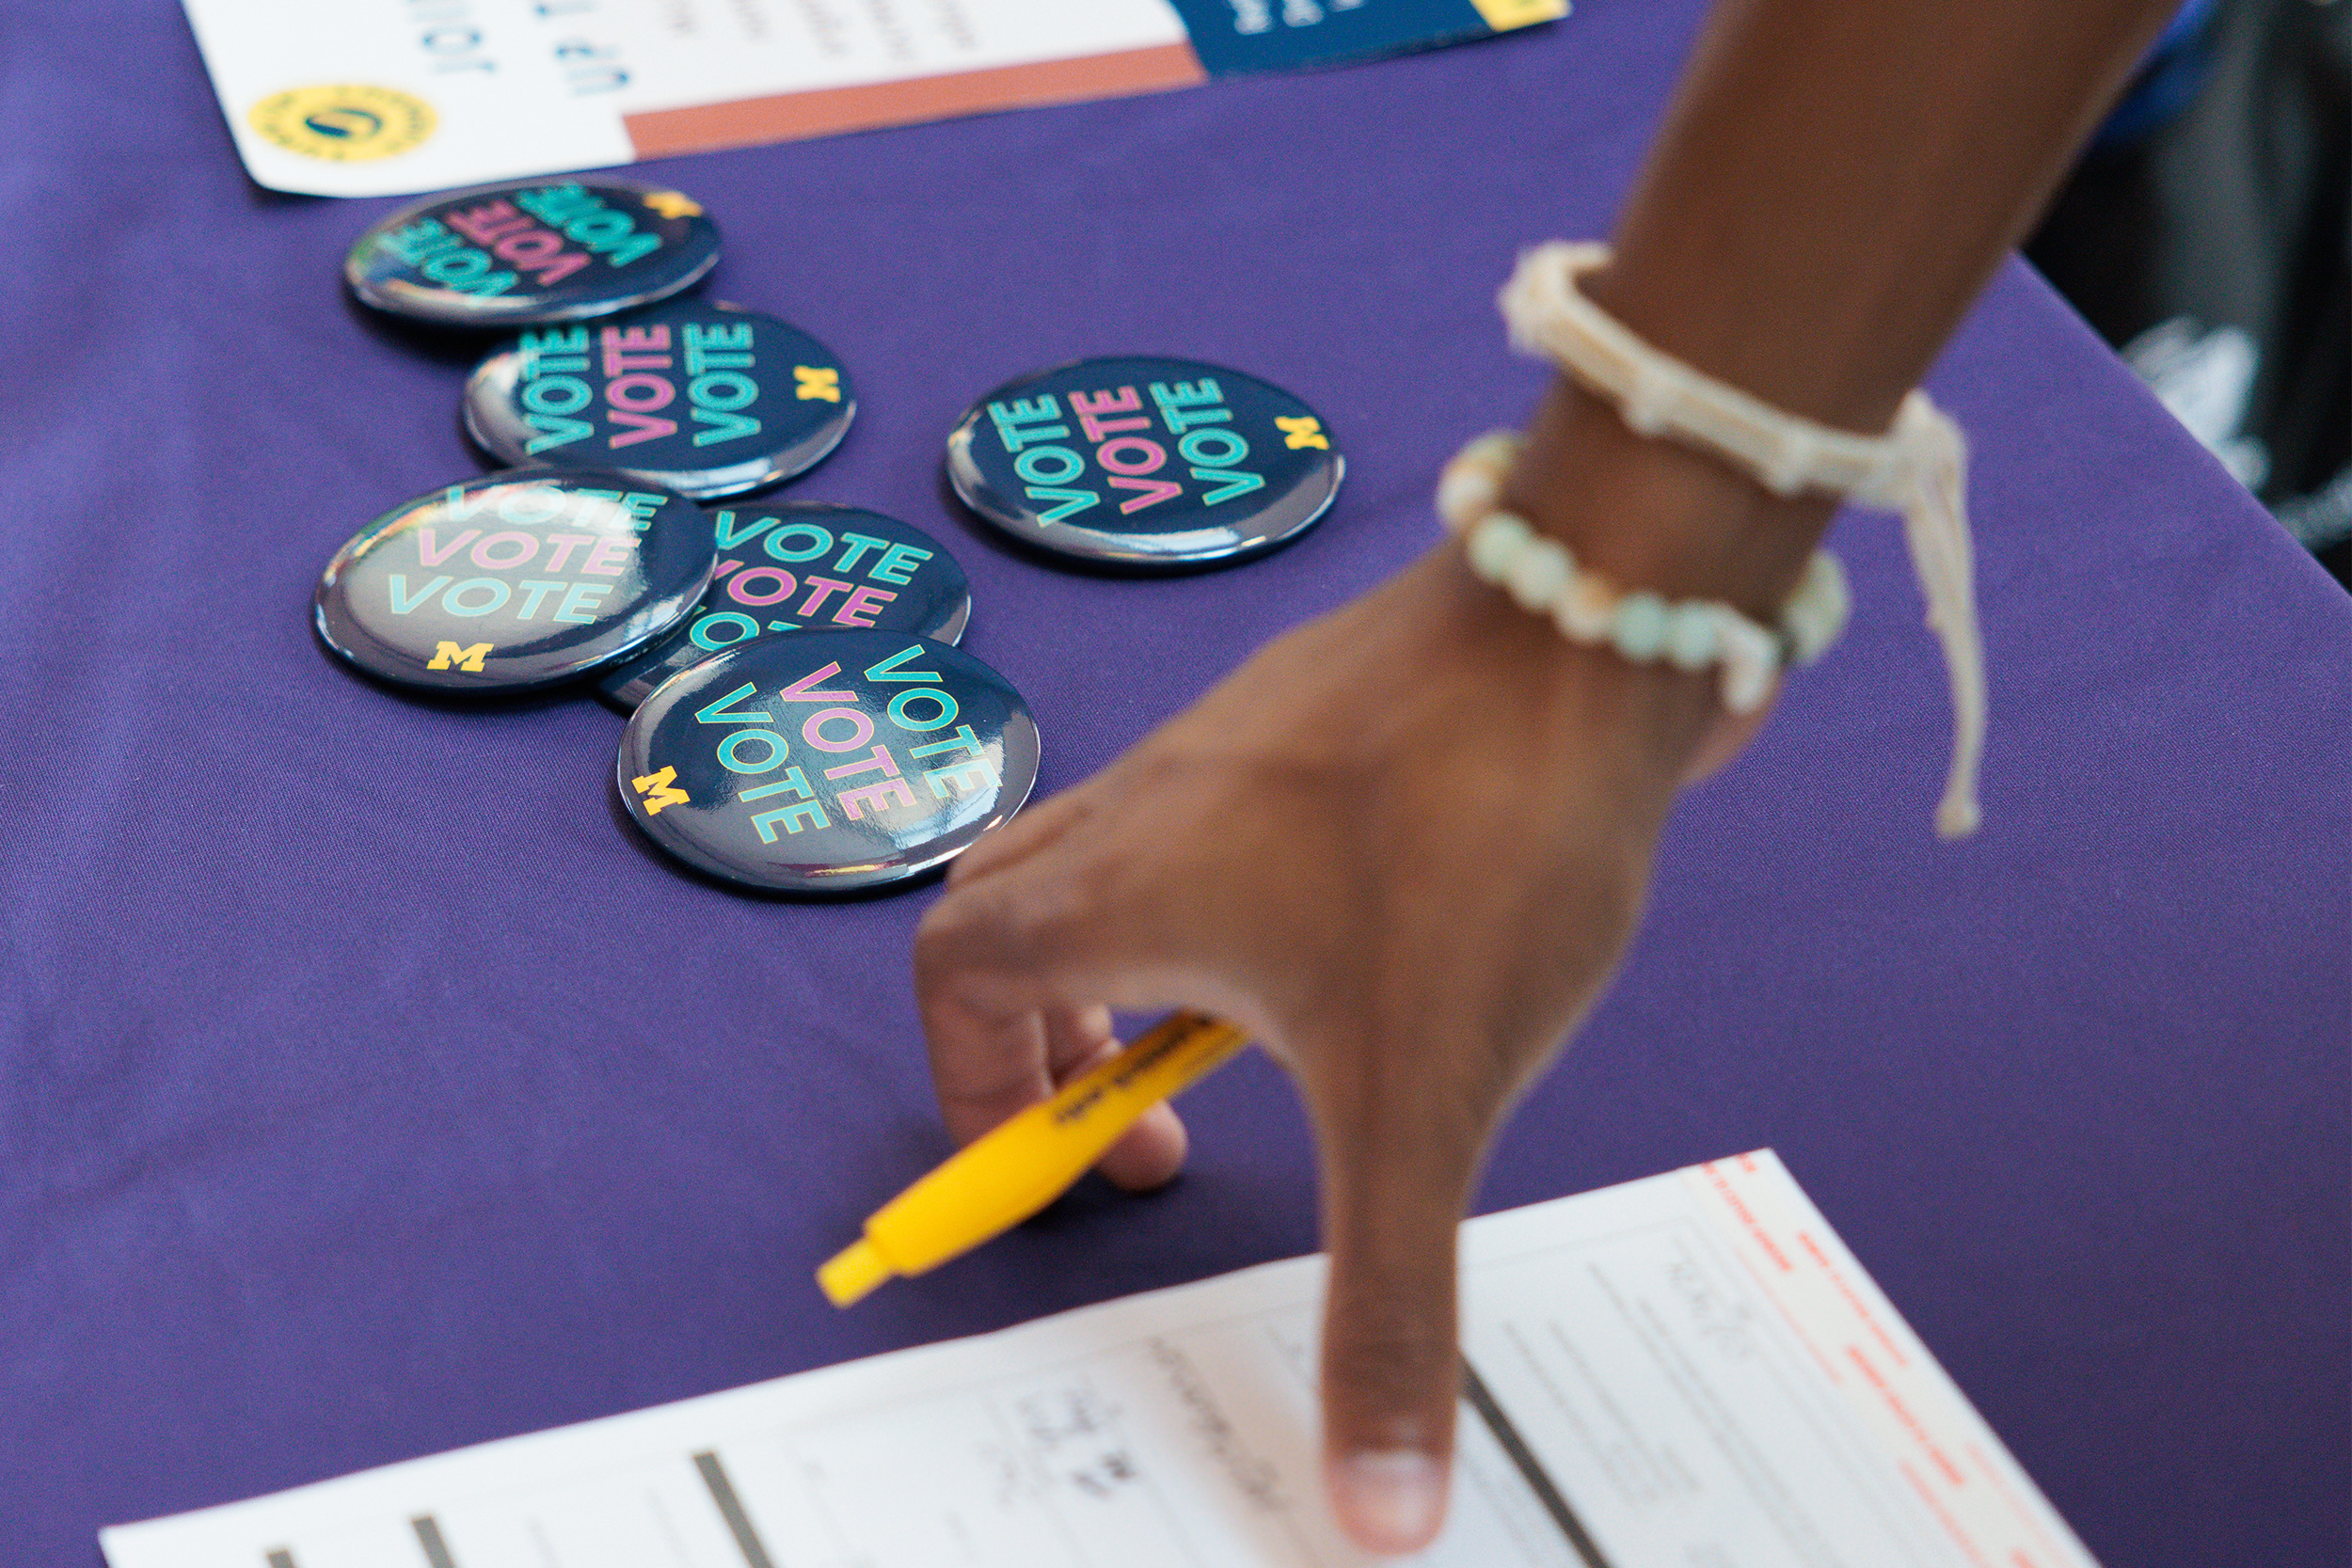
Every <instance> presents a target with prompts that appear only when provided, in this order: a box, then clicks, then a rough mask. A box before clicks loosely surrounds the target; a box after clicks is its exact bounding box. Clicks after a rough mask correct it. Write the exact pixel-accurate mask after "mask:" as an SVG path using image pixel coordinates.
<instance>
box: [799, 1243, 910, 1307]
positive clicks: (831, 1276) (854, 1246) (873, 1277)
mask: <svg viewBox="0 0 2352 1568" xmlns="http://www.w3.org/2000/svg"><path fill="white" fill-rule="evenodd" d="M897 1272H898V1271H897V1270H896V1269H893V1268H892V1267H891V1266H890V1261H889V1259H886V1258H884V1257H883V1256H882V1249H881V1248H879V1247H877V1246H876V1245H874V1243H872V1242H870V1241H867V1240H866V1238H864V1237H862V1236H861V1237H860V1238H858V1239H857V1240H856V1241H854V1242H852V1243H850V1244H849V1245H848V1246H846V1247H843V1248H842V1249H841V1251H840V1252H839V1253H837V1254H836V1255H834V1257H833V1258H832V1259H829V1260H828V1261H827V1262H826V1263H825V1265H824V1266H823V1267H822V1268H820V1269H818V1271H817V1286H818V1289H819V1290H821V1291H824V1292H825V1299H826V1300H827V1301H830V1302H832V1303H833V1304H834V1306H835V1307H849V1306H852V1305H854V1304H855V1303H857V1302H860V1301H863V1300H864V1299H865V1298H866V1296H867V1295H869V1294H871V1293H872V1292H873V1290H874V1287H876V1286H877V1285H880V1284H881V1283H882V1281H884V1280H886V1279H888V1278H889V1277H890V1276H891V1275H894V1274H896V1273H897Z"/></svg>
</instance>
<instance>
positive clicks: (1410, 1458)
mask: <svg viewBox="0 0 2352 1568" xmlns="http://www.w3.org/2000/svg"><path fill="white" fill-rule="evenodd" d="M1331 1501H1332V1504H1333V1506H1334V1507H1335V1508H1336V1509H1337V1510H1338V1511H1339V1515H1340V1522H1341V1523H1342V1524H1343V1525H1344V1526H1345V1527H1346V1528H1347V1533H1348V1534H1349V1535H1351V1536H1353V1537H1355V1539H1356V1542H1357V1544H1359V1545H1361V1546H1365V1547H1368V1548H1370V1549H1371V1550H1373V1551H1375V1552H1410V1551H1418V1550H1420V1549H1421V1548H1422V1547H1423V1546H1425V1545H1427V1544H1429V1542H1430V1538H1431V1537H1433V1536H1435V1535H1436V1534H1437V1533H1438V1523H1439V1522H1440V1521H1441V1520H1443V1519H1444V1517H1445V1468H1444V1466H1443V1465H1439V1464H1438V1462H1437V1461H1436V1460H1434V1459H1432V1458H1430V1457H1429V1455H1427V1454H1425V1453H1422V1452H1421V1451H1420V1450H1419V1449H1389V1450H1388V1451H1386V1452H1380V1453H1353V1454H1349V1455H1348V1456H1347V1457H1346V1458H1344V1459H1343V1460H1341V1461H1340V1462H1339V1463H1338V1464H1337V1465H1333V1466H1332V1467H1331Z"/></svg>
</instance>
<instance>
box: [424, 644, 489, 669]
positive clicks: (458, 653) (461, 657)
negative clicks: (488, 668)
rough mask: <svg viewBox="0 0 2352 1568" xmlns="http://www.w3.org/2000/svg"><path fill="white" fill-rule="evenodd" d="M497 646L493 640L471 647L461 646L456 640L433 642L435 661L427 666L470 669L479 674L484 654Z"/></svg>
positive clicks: (428, 667)
mask: <svg viewBox="0 0 2352 1568" xmlns="http://www.w3.org/2000/svg"><path fill="white" fill-rule="evenodd" d="M495 646H497V644H495V643H491V642H477V643H475V644H474V645H473V646H472V647H470V648H461V647H459V646H458V645H457V644H456V643H454V642H436V643H434V644H433V662H432V663H430V664H428V665H426V666H425V668H426V669H428V670H452V669H454V670H470V671H472V672H473V673H475V674H477V675H478V674H480V673H482V656H483V655H485V654H486V653H488V652H490V650H491V649H492V648H494V647H495Z"/></svg>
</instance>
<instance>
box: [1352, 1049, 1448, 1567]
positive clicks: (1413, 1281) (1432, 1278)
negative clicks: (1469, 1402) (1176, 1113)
mask: <svg viewBox="0 0 2352 1568" xmlns="http://www.w3.org/2000/svg"><path fill="white" fill-rule="evenodd" d="M1351 1054H1352V1057H1353V1060H1355V1061H1357V1062H1359V1063H1364V1064H1367V1065H1368V1067H1369V1069H1370V1070H1368V1071H1367V1072H1366V1073H1365V1074H1364V1075H1363V1077H1362V1079H1361V1081H1359V1082H1358V1083H1356V1084H1354V1085H1346V1086H1343V1087H1342V1088H1340V1089H1338V1090H1337V1091H1333V1090H1331V1089H1329V1088H1326V1089H1325V1090H1324V1091H1323V1092H1321V1093H1319V1094H1317V1095H1316V1097H1315V1098H1316V1100H1317V1101H1318V1102H1317V1103H1316V1105H1315V1120H1316V1133H1317V1137H1318V1139H1319V1141H1320V1142H1321V1144H1322V1146H1323V1169H1324V1189H1325V1190H1324V1204H1323V1209H1324V1241H1325V1245H1326V1247H1327V1250H1328V1252H1329V1255H1330V1260H1331V1262H1330V1270H1331V1272H1330V1280H1329V1284H1328V1286H1327V1293H1326V1297H1325V1301H1324V1322H1323V1422H1324V1475H1325V1481H1326V1487H1327V1491H1328V1493H1329V1496H1330V1499H1331V1506H1332V1511H1333V1513H1335V1514H1336V1515H1337V1516H1338V1519H1339V1522H1340V1525H1341V1527H1342V1528H1343V1529H1344V1530H1345V1531H1346V1532H1347V1534H1348V1535H1349V1536H1350V1537H1351V1538H1352V1539H1353V1540H1355V1541H1356V1543H1357V1544H1359V1545H1361V1546H1364V1547H1367V1548H1369V1549H1371V1550H1373V1551H1376V1552H1387V1553H1399V1552H1411V1551H1417V1550H1419V1549H1420V1548H1422V1546H1425V1545H1427V1544H1429V1543H1430V1542H1431V1541H1432V1540H1434V1539H1435V1538H1436V1536H1437V1534H1438V1528H1439V1527H1440V1526H1442V1525H1443V1523H1444V1521H1445V1509H1446V1493H1447V1485H1448V1480H1449V1475H1450V1471H1451V1467H1452V1462H1453V1451H1454V1407H1455V1404H1456V1402H1457V1400H1458V1399H1459V1396H1460V1391H1461V1360H1460V1353H1459V1351H1458V1349H1457V1344H1456V1338H1455V1336H1456V1312H1457V1307H1456V1300H1455V1277H1454V1246H1455V1238H1456V1233H1457V1231H1458V1229H1459V1227H1460V1225H1461V1218H1462V1212H1463V1208H1464V1206H1465V1205H1466V1204H1467V1202H1468V1201H1469V1192H1470V1183H1471V1180H1472V1179H1473V1176H1474V1174H1475V1171H1476V1167H1477V1163H1478V1160H1479V1157H1480V1154H1481V1152H1482V1150H1483V1148H1484V1146H1485V1141H1486V1125H1485V1122H1484V1121H1483V1119H1482V1118H1480V1117H1477V1116H1475V1115H1474V1114H1473V1113H1471V1112H1470V1111H1469V1110H1468V1109H1467V1108H1461V1107H1458V1106H1454V1105H1450V1104H1449V1100H1450V1097H1449V1096H1448V1094H1447V1093H1446V1085H1444V1084H1442V1083H1430V1082H1425V1081H1424V1082H1412V1081H1410V1079H1411V1078H1412V1077H1413V1076H1415V1074H1414V1072H1413V1069H1414V1068H1415V1066H1416V1064H1423V1065H1425V1064H1428V1063H1430V1062H1431V1061H1432V1060H1433V1058H1432V1057H1431V1056H1429V1055H1422V1054H1420V1053H1415V1054H1413V1055H1409V1056H1406V1055H1399V1054H1397V1053H1376V1052H1368V1051H1362V1050H1359V1051H1358V1052H1357V1053H1351Z"/></svg>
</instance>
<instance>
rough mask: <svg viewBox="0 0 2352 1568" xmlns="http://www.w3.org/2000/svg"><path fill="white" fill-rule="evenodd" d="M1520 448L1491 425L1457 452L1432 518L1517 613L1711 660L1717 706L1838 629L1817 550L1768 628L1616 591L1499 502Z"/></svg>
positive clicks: (1749, 695) (1737, 702)
mask: <svg viewBox="0 0 2352 1568" xmlns="http://www.w3.org/2000/svg"><path fill="white" fill-rule="evenodd" d="M1518 451H1519V437H1518V436H1517V435H1516V434H1514V433H1513V432H1510V431H1496V432H1494V433H1493V434H1491V435H1487V436H1480V437H1478V439H1476V440H1474V441H1472V442H1470V445H1468V446H1466V447H1464V448H1463V449H1462V450H1461V451H1459V452H1457V453H1455V454H1454V460H1453V461H1452V462H1451V463H1448V464H1447V465H1446V466H1445V470H1444V472H1443V473H1441V474H1440V475H1439V476H1438V516H1440V517H1442V518H1443V519H1444V520H1445V526H1446V529H1447V531H1449V532H1451V533H1453V534H1454V536H1455V537H1456V538H1458V539H1460V540H1461V541H1462V544H1463V546H1464V553H1465V554H1467V555H1468V556H1469V558H1470V570H1471V571H1472V572H1474V573H1476V574H1477V575H1478V576H1479V577H1480V578H1484V579H1485V580H1486V581H1487V582H1491V583H1493V584H1494V585H1495V586H1496V587H1498V588H1501V589H1502V590H1504V591H1505V592H1507V593H1508V594H1510V595H1511V597H1513V598H1514V599H1516V600H1518V604H1519V608H1520V609H1522V610H1532V611H1534V613H1536V614H1539V615H1549V616H1550V617H1551V621H1552V624H1553V625H1554V626H1558V627H1559V628H1560V634H1561V635H1562V636H1563V637H1565V638H1566V639H1567V640H1568V641H1571V642H1577V643H1581V644H1582V645H1584V646H1585V647H1599V646H1602V645H1604V644H1605V645H1607V646H1609V647H1612V648H1614V649H1615V650H1616V651H1617V653H1618V655H1619V656H1620V657H1625V658H1628V659H1631V660H1632V661H1633V662H1635V663H1637V664H1642V663H1660V662H1663V663H1668V664H1672V665H1674V666H1675V668H1677V669H1678V670H1687V671H1690V672H1692V673H1697V672H1698V671H1701V670H1704V669H1706V668H1707V667H1708V665H1710V664H1711V665H1714V666H1716V669H1717V683H1718V684H1717V689H1718V691H1719V692H1720V694H1721V695H1722V698H1723V704H1724V706H1725V707H1727V708H1729V709H1730V710H1731V711H1732V712H1734V713H1753V712H1754V711H1755V710H1756V708H1757V707H1758V706H1760V705H1762V703H1763V701H1764V699H1765V697H1766V696H1768V695H1769V694H1770V693H1771V691H1772V682H1773V681H1774V680H1776V679H1777V678H1778V677H1779V675H1780V673H1781V671H1782V669H1783V668H1784V667H1785V666H1786V665H1787V664H1788V662H1789V661H1790V660H1791V659H1793V660H1794V661H1795V662H1797V663H1799V664H1810V663H1812V662H1813V661H1814V660H1815V659H1817V658H1819V657H1821V655H1822V654H1823V653H1825V652H1827V651H1828V649H1829V645H1830V644H1831V643H1832V642H1835V641H1837V634H1838V633H1839V632H1840V631H1843V630H1844V629H1845V626H1846V611H1847V609H1848V605H1849V600H1848V598H1847V594H1846V574H1845V573H1844V572H1843V571H1841V570H1839V568H1838V565H1837V560H1836V557H1835V556H1832V555H1830V554H1828V553H1827V552H1825V551H1816V552H1814V556H1813V559H1812V560H1811V561H1810V562H1807V563H1806V565H1805V572H1804V580H1803V581H1802V582H1800V583H1799V584H1798V585H1797V591H1796V592H1795V593H1794V594H1791V595H1789V598H1788V603H1787V604H1786V605H1784V606H1782V607H1781V612H1780V626H1779V629H1778V630H1777V631H1768V630H1766V629H1765V628H1764V627H1762V626H1757V625H1756V623H1755V622H1754V621H1752V620H1750V619H1748V617H1746V616H1745V615H1742V614H1741V613H1740V611H1738V610H1734V609H1733V608H1732V607H1731V606H1729V605H1727V604H1720V603H1716V602H1714V601H1711V600H1706V599H1684V600H1680V601H1678V602H1675V603H1671V604H1670V603H1668V602H1667V601H1666V600H1664V599H1662V598H1661V597H1659V596H1658V595H1657V594H1652V593H1648V592H1646V591H1642V590H1636V591H1634V592H1632V593H1626V592H1623V591H1621V590H1619V589H1618V587H1617V586H1616V585H1615V584H1614V583H1613V582H1611V581H1610V580H1609V579H1608V578H1605V577H1603V576H1601V575H1600V574H1599V573H1598V572H1595V571H1592V570H1589V569H1587V568H1584V567H1580V566H1579V565H1578V564H1577V562H1576V557H1575V555H1574V554H1573V553H1572V552H1571V551H1570V550H1569V549H1568V547H1567V546H1565V545H1563V544H1561V543H1560V542H1559V541H1558V540H1556V539H1548V538H1546V537H1545V536H1544V535H1542V534H1540V533H1537V532H1536V531H1534V529H1532V528H1530V527H1529V526H1528V523H1527V519H1526V518H1524V517H1521V516H1518V515H1516V514H1514V513H1510V512H1504V511H1502V510H1500V509H1499V503H1500V502H1501V499H1502V483H1503V481H1504V480H1505V479H1507V478H1508V477H1509V476H1510V473H1511V467H1512V465H1513V464H1514V463H1515V462H1517V461H1518Z"/></svg>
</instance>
